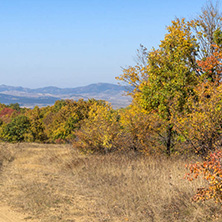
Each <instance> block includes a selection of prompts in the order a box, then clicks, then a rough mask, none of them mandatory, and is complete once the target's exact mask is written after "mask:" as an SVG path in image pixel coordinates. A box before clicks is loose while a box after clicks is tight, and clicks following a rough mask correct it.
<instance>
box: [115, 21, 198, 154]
mask: <svg viewBox="0 0 222 222" xmlns="http://www.w3.org/2000/svg"><path fill="white" fill-rule="evenodd" d="M167 30H168V33H167V34H166V35H165V38H164V40H163V41H161V44H160V46H159V48H158V49H153V50H152V51H151V52H149V54H148V57H147V64H146V65H140V66H138V65H136V66H135V67H129V69H128V70H124V73H123V74H122V75H121V76H120V77H118V78H117V79H119V80H122V81H124V82H127V83H128V84H129V85H132V86H134V88H135V90H134V92H133V97H134V99H135V100H136V101H137V103H138V104H140V106H141V107H142V108H143V109H144V110H146V111H148V112H156V113H157V114H158V115H159V116H160V117H161V118H162V119H163V121H164V122H165V124H166V123H167V124H166V125H167V127H166V137H167V138H166V152H167V154H168V155H170V149H171V147H172V137H173V123H172V122H171V116H172V110H174V112H175V110H176V111H177V112H182V111H183V110H184V106H185V104H186V99H187V97H188V96H189V95H190V94H192V93H193V88H194V86H195V85H196V84H197V76H196V72H195V71H196V69H197V63H196V55H197V52H198V44H197V42H196V39H195V38H194V36H193V35H192V32H191V27H190V25H189V23H188V22H186V21H185V19H176V20H175V21H172V25H171V26H169V27H168V28H167Z"/></svg>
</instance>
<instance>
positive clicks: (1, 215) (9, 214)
mask: <svg viewBox="0 0 222 222" xmlns="http://www.w3.org/2000/svg"><path fill="white" fill-rule="evenodd" d="M24 221H25V218H24V215H21V214H18V213H17V212H14V211H12V210H11V209H10V208H9V207H6V206H0V222H24Z"/></svg>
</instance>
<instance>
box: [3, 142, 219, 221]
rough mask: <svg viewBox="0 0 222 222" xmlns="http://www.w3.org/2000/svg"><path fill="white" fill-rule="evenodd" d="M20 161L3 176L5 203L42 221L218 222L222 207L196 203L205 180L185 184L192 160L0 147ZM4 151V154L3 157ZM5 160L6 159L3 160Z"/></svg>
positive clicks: (33, 146) (24, 146) (63, 148)
mask: <svg viewBox="0 0 222 222" xmlns="http://www.w3.org/2000/svg"><path fill="white" fill-rule="evenodd" d="M0 150H9V151H10V152H8V156H7V158H8V159H9V160H10V161H11V160H12V159H13V158H12V159H11V158H9V156H10V154H11V155H13V156H15V159H14V160H13V161H12V162H10V163H9V164H7V165H5V166H3V168H2V172H1V176H0V181H1V182H0V198H1V201H2V203H4V204H5V205H10V206H12V207H13V208H14V209H16V210H18V211H21V212H26V213H28V214H29V215H30V216H29V218H30V219H31V218H35V219H37V221H43V222H51V221H53V222H56V221H61V222H63V221H64V222H74V221H76V222H82V221H84V222H90V221H92V222H93V221H95V222H97V221H98V222H99V221H104V222H105V221H113V222H120V221H121V222H123V221H133V222H134V221H135V222H137V221H144V222H145V221H146V222H149V221H167V222H168V221H201V222H202V221H218V220H217V218H218V217H219V218H220V219H219V221H220V220H222V218H221V217H220V216H221V215H222V211H221V207H220V206H219V205H216V204H214V203H213V202H206V203H192V201H191V197H192V195H193V194H194V193H195V190H196V188H198V187H202V186H203V181H201V180H199V181H196V182H192V183H191V182H189V181H186V180H184V179H183V176H184V174H185V172H186V169H185V167H184V166H185V164H186V163H187V162H189V161H188V160H182V159H167V158H152V157H140V156H135V154H131V155H128V156H124V155H120V154H112V155H107V156H102V155H94V156H84V155H80V154H79V153H78V152H77V151H75V150H73V149H72V148H71V147H70V146H68V145H66V146H65V145H38V144H19V145H11V144H0ZM1 153H2V155H3V153H4V152H0V154H1ZM0 160H1V158H0Z"/></svg>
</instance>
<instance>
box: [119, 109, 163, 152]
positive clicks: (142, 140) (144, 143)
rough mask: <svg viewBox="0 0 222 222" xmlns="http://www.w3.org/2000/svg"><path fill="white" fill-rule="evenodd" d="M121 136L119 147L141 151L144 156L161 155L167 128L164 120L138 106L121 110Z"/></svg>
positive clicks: (125, 149)
mask: <svg viewBox="0 0 222 222" xmlns="http://www.w3.org/2000/svg"><path fill="white" fill-rule="evenodd" d="M119 115H120V124H121V132H122V133H121V134H120V138H121V139H120V141H119V146H120V147H122V149H123V150H124V151H125V152H127V150H134V151H139V152H142V153H144V154H154V153H161V152H163V150H164V145H165V141H164V137H163V135H161V134H162V131H163V128H164V127H165V125H164V123H163V121H162V119H160V118H159V116H158V115H156V114H150V113H147V112H145V111H144V110H142V109H140V108H139V107H138V106H136V105H131V106H130V107H129V108H128V109H124V110H120V111H119Z"/></svg>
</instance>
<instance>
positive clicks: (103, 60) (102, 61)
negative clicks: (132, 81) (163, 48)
mask: <svg viewBox="0 0 222 222" xmlns="http://www.w3.org/2000/svg"><path fill="white" fill-rule="evenodd" d="M205 3H206V2H205V1H203V0H180V1H179V0H167V1H166V0H78V1H77V0H0V30H1V34H0V48H1V53H0V74H1V81H0V84H6V85H13V86H24V87H30V88H37V87H44V86H49V85H50V86H58V87H76V86H83V85H87V84H90V83H97V82H109V83H117V82H116V80H115V76H118V75H119V74H121V67H126V66H128V65H134V64H135V61H134V58H135V55H136V49H137V48H139V45H140V44H141V43H142V44H143V45H144V46H146V47H147V48H148V49H151V48H152V46H154V47H156V46H158V44H159V42H160V40H162V39H163V38H164V34H165V33H166V26H167V25H170V22H171V20H173V19H174V18H175V17H185V18H192V17H194V16H195V15H197V14H198V13H199V12H200V10H201V7H202V6H203V5H205Z"/></svg>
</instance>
